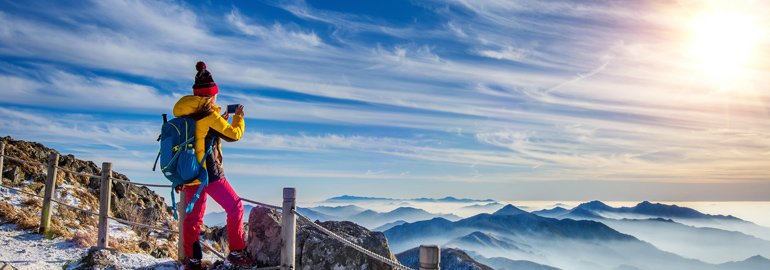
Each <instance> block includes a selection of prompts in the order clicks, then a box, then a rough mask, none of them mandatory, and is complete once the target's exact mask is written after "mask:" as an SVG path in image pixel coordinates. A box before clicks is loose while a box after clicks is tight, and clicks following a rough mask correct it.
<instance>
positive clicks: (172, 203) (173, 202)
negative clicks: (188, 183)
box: [171, 184, 184, 219]
mask: <svg viewBox="0 0 770 270" xmlns="http://www.w3.org/2000/svg"><path fill="white" fill-rule="evenodd" d="M178 186H179V185H178V184H174V185H173V186H171V209H173V210H174V219H179V216H178V215H177V214H176V198H175V197H174V190H176V187H178ZM182 192H184V190H182Z"/></svg>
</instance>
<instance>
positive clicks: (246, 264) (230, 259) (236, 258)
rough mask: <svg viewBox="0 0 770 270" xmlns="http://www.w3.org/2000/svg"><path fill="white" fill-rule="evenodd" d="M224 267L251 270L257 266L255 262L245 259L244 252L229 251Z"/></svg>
mask: <svg viewBox="0 0 770 270" xmlns="http://www.w3.org/2000/svg"><path fill="white" fill-rule="evenodd" d="M225 265H232V266H237V267H240V268H251V267H254V266H257V262H256V261H254V260H252V259H249V258H246V251H245V250H236V251H230V255H227V260H225Z"/></svg>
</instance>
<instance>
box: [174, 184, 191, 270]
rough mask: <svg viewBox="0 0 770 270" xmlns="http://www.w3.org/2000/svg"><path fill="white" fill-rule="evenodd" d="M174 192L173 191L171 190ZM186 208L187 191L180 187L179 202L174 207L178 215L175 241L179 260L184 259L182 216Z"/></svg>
mask: <svg viewBox="0 0 770 270" xmlns="http://www.w3.org/2000/svg"><path fill="white" fill-rule="evenodd" d="M171 192H174V191H171ZM186 209H187V192H185V191H184V189H182V191H181V192H179V204H178V205H177V207H176V212H177V213H178V215H179V240H178V241H177V249H178V250H177V253H176V254H177V256H178V258H179V260H180V261H181V260H182V259H184V217H185V215H187V212H185V210H186Z"/></svg>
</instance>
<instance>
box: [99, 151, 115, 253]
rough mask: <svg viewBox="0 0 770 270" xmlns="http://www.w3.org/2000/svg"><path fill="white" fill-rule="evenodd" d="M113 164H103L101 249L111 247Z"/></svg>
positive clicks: (100, 194) (100, 203) (100, 218)
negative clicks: (109, 218)
mask: <svg viewBox="0 0 770 270" xmlns="http://www.w3.org/2000/svg"><path fill="white" fill-rule="evenodd" d="M110 177H112V163H110V162H104V163H102V186H101V187H100V188H99V238H98V240H97V241H98V242H97V243H96V245H97V246H98V247H100V248H106V247H109V238H110V235H109V231H110V223H109V222H110V221H109V220H108V219H107V217H109V215H110V197H111V196H110V195H112V180H111V179H110Z"/></svg>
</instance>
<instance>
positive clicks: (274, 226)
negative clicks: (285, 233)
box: [246, 207, 281, 266]
mask: <svg viewBox="0 0 770 270" xmlns="http://www.w3.org/2000/svg"><path fill="white" fill-rule="evenodd" d="M246 251H247V253H248V254H251V257H252V259H254V260H256V261H257V263H259V264H261V265H269V266H277V265H279V264H280V263H281V214H280V213H278V211H275V210H272V209H268V208H264V207H254V208H252V209H251V212H250V213H249V230H248V237H247V239H246Z"/></svg>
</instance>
